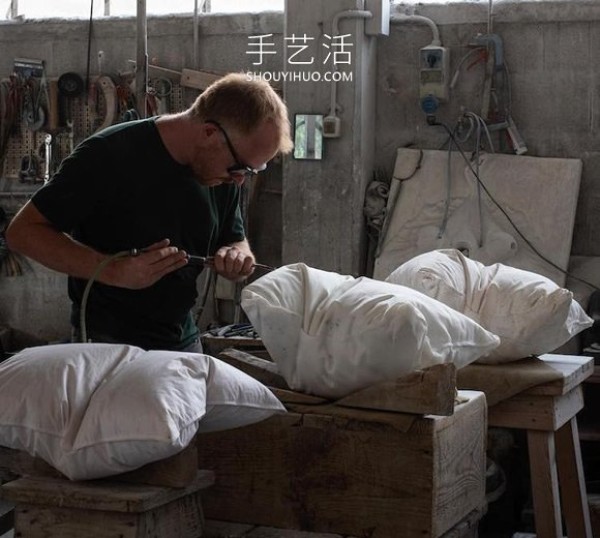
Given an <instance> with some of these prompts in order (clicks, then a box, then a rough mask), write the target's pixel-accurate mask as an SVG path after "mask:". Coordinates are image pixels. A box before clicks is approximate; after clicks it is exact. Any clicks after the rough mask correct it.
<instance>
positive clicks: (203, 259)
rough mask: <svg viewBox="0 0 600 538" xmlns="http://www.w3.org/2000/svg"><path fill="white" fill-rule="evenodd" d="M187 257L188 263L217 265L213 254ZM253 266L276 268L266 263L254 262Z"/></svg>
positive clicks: (263, 269) (268, 269)
mask: <svg viewBox="0 0 600 538" xmlns="http://www.w3.org/2000/svg"><path fill="white" fill-rule="evenodd" d="M187 259H188V263H189V264H192V265H200V266H202V267H214V265H215V259H214V257H213V256H194V255H192V254H188V256H187ZM252 267H253V268H254V269H259V270H262V271H266V272H269V271H273V270H275V269H276V268H275V267H271V266H270V265H265V264H263V263H254V264H252Z"/></svg>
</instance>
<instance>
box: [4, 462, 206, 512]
mask: <svg viewBox="0 0 600 538" xmlns="http://www.w3.org/2000/svg"><path fill="white" fill-rule="evenodd" d="M213 483H214V474H213V473H212V472H211V471H198V472H197V475H196V479H195V480H194V482H193V483H192V484H191V485H189V486H187V487H185V488H165V487H160V486H147V485H132V484H123V483H119V482H109V481H106V480H90V481H87V482H70V481H68V480H64V479H60V478H36V477H26V478H19V479H18V480H15V481H13V482H9V483H7V484H4V485H3V486H1V487H0V496H1V497H2V498H3V499H5V500H8V501H11V502H14V503H16V504H38V505H45V506H50V507H52V506H62V507H72V508H77V509H84V510H101V511H102V510H109V511H114V512H145V511H146V510H150V509H152V508H156V507H157V506H162V505H164V504H166V503H168V502H171V501H173V500H175V499H179V498H181V497H183V496H185V495H189V494H191V493H195V492H197V491H199V490H201V489H205V488H207V487H209V486H211V485H212V484H213Z"/></svg>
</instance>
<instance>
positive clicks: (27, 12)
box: [0, 0, 284, 19]
mask: <svg viewBox="0 0 600 538" xmlns="http://www.w3.org/2000/svg"><path fill="white" fill-rule="evenodd" d="M283 3H284V0H245V1H244V2H240V1H239V0H204V2H203V0H198V8H199V9H200V10H202V9H204V11H205V12H209V13H239V12H259V11H283ZM203 4H204V8H203ZM11 6H16V7H17V15H20V16H23V17H25V18H27V19H40V18H49V17H61V18H62V17H64V18H83V19H87V18H88V17H89V16H90V6H91V0H87V1H85V0H52V1H51V2H49V1H48V0H0V19H10V18H11V12H12V11H14V7H13V8H12V9H11ZM136 9H137V2H136V0H94V17H95V18H98V17H103V16H105V15H107V14H108V15H110V16H114V17H123V16H125V17H126V16H129V17H132V16H135V14H136ZM146 11H147V13H148V15H167V14H172V13H193V12H194V0H169V1H168V2H165V1H164V0H147V4H146Z"/></svg>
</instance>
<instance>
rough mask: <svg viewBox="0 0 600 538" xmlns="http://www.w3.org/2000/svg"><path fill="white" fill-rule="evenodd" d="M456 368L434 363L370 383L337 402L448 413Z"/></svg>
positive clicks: (450, 411) (409, 410)
mask: <svg viewBox="0 0 600 538" xmlns="http://www.w3.org/2000/svg"><path fill="white" fill-rule="evenodd" d="M455 391H456V367H455V366H454V365H453V364H436V365H435V366H432V367H431V368H427V369H425V370H417V371H415V372H411V373H410V374H408V375H405V376H402V377H399V378H397V379H395V380H393V381H384V382H383V383H377V384H375V385H371V386H369V387H367V388H365V389H362V390H359V391H357V392H354V393H353V394H350V395H349V396H346V397H345V398H342V399H340V400H337V401H336V402H335V404H336V405H342V406H345V407H357V408H361V409H376V410H381V411H394V412H398V413H415V414H422V415H443V416H448V415H451V414H452V413H453V412H454V395H455Z"/></svg>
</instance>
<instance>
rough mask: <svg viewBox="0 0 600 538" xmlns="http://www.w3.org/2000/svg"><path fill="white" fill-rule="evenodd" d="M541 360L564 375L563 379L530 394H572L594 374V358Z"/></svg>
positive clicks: (550, 356) (557, 357)
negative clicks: (573, 390)
mask: <svg viewBox="0 0 600 538" xmlns="http://www.w3.org/2000/svg"><path fill="white" fill-rule="evenodd" d="M540 360H542V361H544V364H545V365H546V366H550V367H551V368H553V369H554V370H556V371H557V372H559V373H560V374H561V375H562V379H558V380H557V381H553V382H551V383H545V384H543V385H537V386H535V387H532V388H530V389H528V390H527V393H528V394H548V395H559V394H566V393H567V392H570V391H571V390H572V389H573V388H575V387H577V386H578V385H580V384H581V383H583V381H584V380H585V379H587V378H588V377H590V376H591V375H592V374H593V373H594V359H593V357H583V356H576V355H553V354H550V353H548V354H546V355H541V356H540Z"/></svg>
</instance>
